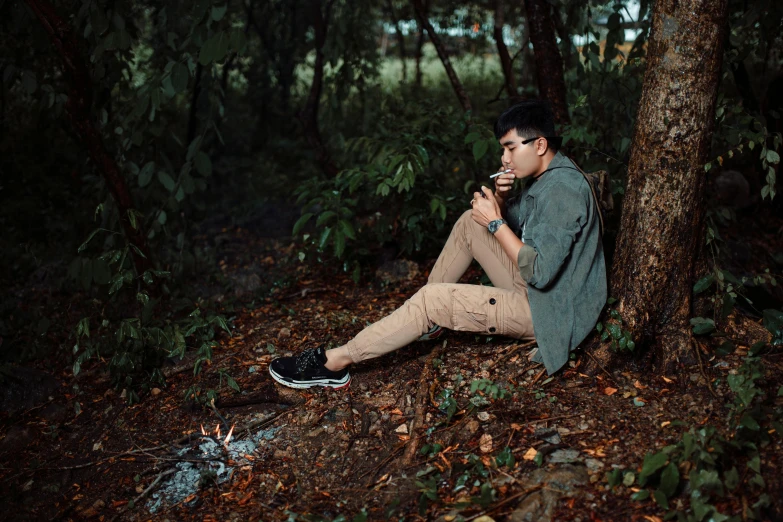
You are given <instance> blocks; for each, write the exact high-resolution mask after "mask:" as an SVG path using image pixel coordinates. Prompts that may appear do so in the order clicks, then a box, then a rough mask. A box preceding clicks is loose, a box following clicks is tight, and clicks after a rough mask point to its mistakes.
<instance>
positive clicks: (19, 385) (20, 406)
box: [0, 366, 60, 414]
mask: <svg viewBox="0 0 783 522" xmlns="http://www.w3.org/2000/svg"><path fill="white" fill-rule="evenodd" d="M3 377H4V378H3V382H2V386H0V411H1V412H4V413H11V414H13V413H15V412H18V411H22V410H29V409H30V408H33V407H35V406H38V405H39V404H42V403H44V402H46V401H47V400H48V399H49V397H50V396H53V395H54V394H55V392H56V390H57V389H58V388H60V383H59V382H57V380H55V378H54V377H52V376H51V375H49V374H48V373H46V372H43V371H41V370H37V369H35V368H24V367H21V366H11V367H8V368H7V371H4V372H3Z"/></svg>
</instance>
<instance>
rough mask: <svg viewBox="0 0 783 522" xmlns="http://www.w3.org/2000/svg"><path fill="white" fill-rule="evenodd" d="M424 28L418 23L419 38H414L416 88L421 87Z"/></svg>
mask: <svg viewBox="0 0 783 522" xmlns="http://www.w3.org/2000/svg"><path fill="white" fill-rule="evenodd" d="M423 48H424V27H423V26H422V25H421V22H419V36H418V37H417V38H416V87H421V79H422V73H421V57H422V55H423V54H424V53H423V51H422V49H423Z"/></svg>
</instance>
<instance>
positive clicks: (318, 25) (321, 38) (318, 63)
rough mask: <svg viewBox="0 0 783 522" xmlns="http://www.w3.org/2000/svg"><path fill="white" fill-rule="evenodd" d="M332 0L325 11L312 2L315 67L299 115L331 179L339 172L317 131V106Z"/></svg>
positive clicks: (309, 141) (316, 156)
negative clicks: (307, 93)
mask: <svg viewBox="0 0 783 522" xmlns="http://www.w3.org/2000/svg"><path fill="white" fill-rule="evenodd" d="M333 4H334V0H329V1H328V2H326V7H325V11H324V12H322V11H321V1H320V0H313V2H312V7H313V15H314V20H313V25H314V29H315V66H314V70H313V83H312V84H311V85H310V94H309V95H308V97H307V101H306V102H305V106H304V108H303V109H302V110H301V111H300V113H299V120H300V121H301V122H302V125H303V126H304V134H305V138H306V139H307V141H308V143H309V144H310V146H311V147H312V148H313V150H314V151H315V159H316V161H317V162H318V164H319V165H321V169H323V171H324V172H325V173H326V174H327V175H328V176H329V177H331V178H334V177H335V176H337V174H338V172H339V171H340V170H339V169H338V168H337V165H335V164H334V162H333V161H332V159H331V157H330V156H329V151H328V150H327V149H326V145H325V144H324V142H323V139H321V132H320V131H319V130H318V105H319V104H320V100H321V90H322V88H323V77H324V45H325V44H326V33H327V30H328V28H329V13H330V12H331V9H332V5H333Z"/></svg>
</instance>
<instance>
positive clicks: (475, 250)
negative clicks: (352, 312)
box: [345, 210, 534, 362]
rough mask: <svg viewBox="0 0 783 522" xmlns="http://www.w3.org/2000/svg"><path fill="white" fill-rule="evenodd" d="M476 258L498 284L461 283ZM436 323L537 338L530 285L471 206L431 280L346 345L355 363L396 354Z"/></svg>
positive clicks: (436, 264)
mask: <svg viewBox="0 0 783 522" xmlns="http://www.w3.org/2000/svg"><path fill="white" fill-rule="evenodd" d="M473 259H475V260H476V261H478V262H479V263H480V264H481V266H482V267H483V268H484V271H485V272H486V273H487V275H488V276H489V279H490V280H491V281H492V284H493V285H495V286H494V287H489V286H479V285H468V284H457V281H458V280H459V278H460V277H462V274H464V273H465V270H467V269H468V267H469V266H470V263H471V261H473ZM433 324H438V325H440V326H443V327H444V328H449V329H451V330H457V331H462V332H476V333H481V334H488V335H505V336H508V337H514V338H517V339H533V338H534V335H533V321H532V319H531V316H530V303H529V302H528V298H527V284H526V283H525V281H524V280H523V279H522V277H521V276H520V275H519V268H518V267H517V264H516V262H515V261H512V260H511V259H509V257H508V256H507V255H506V253H505V252H504V251H503V248H502V247H501V246H500V243H499V242H498V241H497V240H495V238H494V237H493V236H492V234H490V233H489V231H488V230H487V229H486V227H482V226H481V225H479V224H478V223H476V222H475V221H473V218H472V217H471V211H470V210H468V211H467V212H465V213H464V214H462V216H461V217H460V218H459V219H458V220H457V223H456V224H455V225H454V228H453V229H452V231H451V234H450V235H449V239H448V240H447V241H446V245H445V246H444V247H443V250H442V251H441V253H440V256H439V257H438V260H437V261H436V262H435V266H434V267H433V268H432V272H431V273H430V277H429V279H428V281H427V284H426V285H424V286H423V287H422V288H421V289H420V290H419V291H418V292H416V294H415V295H414V296H413V297H411V298H410V299H408V300H407V301H405V303H404V304H403V305H402V306H401V307H400V308H398V309H397V310H395V311H394V312H393V313H392V314H390V315H388V316H386V317H384V318H383V319H381V320H380V321H378V322H377V323H375V324H372V325H370V326H368V327H367V328H365V329H364V330H362V331H361V332H359V334H358V335H357V336H356V337H354V338H353V339H352V340H351V341H349V342H348V343H347V344H346V345H345V347H346V348H347V349H348V353H349V354H350V356H351V359H353V361H354V362H359V361H364V360H366V359H372V358H374V357H378V356H381V355H383V354H385V353H388V352H392V351H394V350H397V349H399V348H402V347H403V346H406V345H407V344H410V343H411V342H413V341H415V340H416V339H418V338H419V337H420V336H421V335H422V334H424V333H425V332H427V331H428V330H429V329H430V328H431V327H432V325H433Z"/></svg>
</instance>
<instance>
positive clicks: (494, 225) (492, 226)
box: [487, 219, 505, 234]
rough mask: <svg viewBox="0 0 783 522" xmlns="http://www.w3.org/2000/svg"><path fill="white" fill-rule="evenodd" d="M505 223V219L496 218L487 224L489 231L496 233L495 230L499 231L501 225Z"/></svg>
mask: <svg viewBox="0 0 783 522" xmlns="http://www.w3.org/2000/svg"><path fill="white" fill-rule="evenodd" d="M503 223H505V221H503V220H502V219H496V220H494V221H490V222H489V225H487V228H488V229H489V231H490V232H491V233H492V234H494V233H495V232H497V231H498V229H499V228H500V226H501V225H502V224H503Z"/></svg>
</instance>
